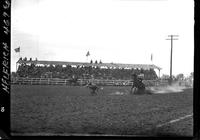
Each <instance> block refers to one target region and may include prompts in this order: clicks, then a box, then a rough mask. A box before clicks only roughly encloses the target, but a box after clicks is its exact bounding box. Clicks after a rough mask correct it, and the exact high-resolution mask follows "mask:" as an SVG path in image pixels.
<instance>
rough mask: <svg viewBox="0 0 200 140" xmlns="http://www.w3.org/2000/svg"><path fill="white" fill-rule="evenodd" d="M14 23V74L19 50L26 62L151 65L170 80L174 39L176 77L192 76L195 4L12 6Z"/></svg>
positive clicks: (186, 0)
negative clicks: (87, 55)
mask: <svg viewBox="0 0 200 140" xmlns="http://www.w3.org/2000/svg"><path fill="white" fill-rule="evenodd" d="M11 23H12V24H11V29H12V33H11V50H12V52H11V71H15V70H16V66H15V63H16V61H17V60H18V59H19V53H16V52H15V51H14V49H15V48H17V47H19V46H20V48H21V51H20V56H21V57H23V58H24V57H27V58H28V59H29V58H30V57H32V58H33V59H35V58H36V57H37V59H38V60H48V61H74V62H76V61H78V62H86V61H88V62H89V61H90V60H91V59H92V60H93V61H95V60H98V61H99V60H100V59H101V61H102V62H106V63H110V62H113V63H129V64H152V63H153V64H155V65H157V66H159V67H161V68H162V70H161V74H169V70H170V47H171V46H170V45H171V43H170V41H169V40H166V39H167V38H169V37H168V35H171V34H172V35H179V37H178V40H175V41H174V43H173V44H174V45H173V46H174V48H173V74H178V73H184V74H189V73H190V72H193V59H194V1H193V0H13V1H12V9H11ZM87 51H90V54H91V55H90V56H89V57H88V59H87V58H86V53H87ZM151 54H153V62H151Z"/></svg>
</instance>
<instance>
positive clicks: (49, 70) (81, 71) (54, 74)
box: [17, 63, 157, 80]
mask: <svg viewBox="0 0 200 140" xmlns="http://www.w3.org/2000/svg"><path fill="white" fill-rule="evenodd" d="M132 73H137V74H144V79H145V80H152V79H156V78H157V75H156V73H155V71H154V70H153V69H150V70H143V69H123V68H122V69H119V68H117V69H111V68H99V67H92V66H88V67H84V66H76V67H72V66H70V65H67V66H66V67H63V66H61V65H50V66H38V65H34V64H30V65H28V64H26V63H23V64H20V65H19V66H18V70H17V75H18V76H19V77H28V78H63V79H68V78H70V77H72V76H73V75H75V76H76V77H78V78H86V77H87V76H91V75H93V76H94V78H95V79H113V80H119V79H120V80H129V79H130V77H131V74H132Z"/></svg>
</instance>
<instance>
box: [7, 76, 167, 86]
mask: <svg viewBox="0 0 200 140" xmlns="http://www.w3.org/2000/svg"><path fill="white" fill-rule="evenodd" d="M87 81H88V79H78V81H77V83H76V84H73V85H80V86H82V85H85V84H86V83H87ZM143 82H144V84H145V85H146V86H158V85H167V84H168V81H167V80H162V81H160V80H144V81H143ZM94 83H96V84H98V85H102V86H130V85H132V82H131V81H130V80H104V79H95V80H94ZM11 84H24V85H72V83H70V82H69V79H59V78H12V79H11Z"/></svg>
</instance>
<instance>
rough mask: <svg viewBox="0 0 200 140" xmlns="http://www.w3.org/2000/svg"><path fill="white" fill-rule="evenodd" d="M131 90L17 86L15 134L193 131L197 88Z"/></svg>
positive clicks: (13, 109) (182, 133)
mask: <svg viewBox="0 0 200 140" xmlns="http://www.w3.org/2000/svg"><path fill="white" fill-rule="evenodd" d="M129 89H130V87H103V90H101V91H99V94H98V95H95V96H92V95H90V93H89V89H87V88H85V87H69V86H53V85H48V86H47V85H43V86H42V85H12V86H11V134H12V135H19V136H22V135H28V136H32V135H36V136H38V135H58V136H67V135H88V134H90V135H96V134H98V135H140V136H141V135H142V136H192V135H193V89H184V90H183V91H181V92H177V93H171V92H169V93H165V94H163V93H162V94H152V95H147V94H143V95H130V94H128V90H129ZM115 93H116V94H115ZM117 93H126V94H117Z"/></svg>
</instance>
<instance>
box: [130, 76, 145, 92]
mask: <svg viewBox="0 0 200 140" xmlns="http://www.w3.org/2000/svg"><path fill="white" fill-rule="evenodd" d="M132 82H133V85H132V87H131V93H133V94H134V93H138V92H140V91H144V90H145V85H144V83H143V82H142V78H139V77H138V75H137V74H135V73H133V74H132Z"/></svg>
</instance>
